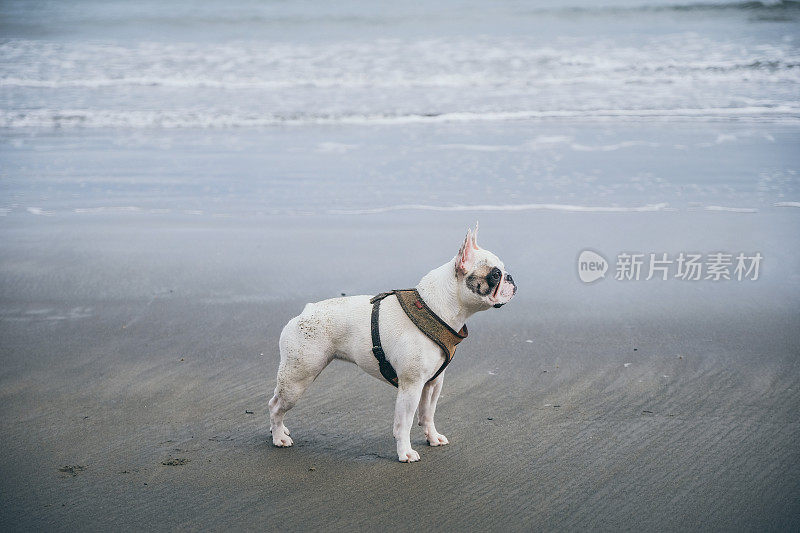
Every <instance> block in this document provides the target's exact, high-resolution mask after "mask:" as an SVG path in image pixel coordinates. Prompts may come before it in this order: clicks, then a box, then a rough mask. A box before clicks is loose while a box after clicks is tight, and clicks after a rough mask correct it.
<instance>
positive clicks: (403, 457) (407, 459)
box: [397, 448, 419, 463]
mask: <svg viewBox="0 0 800 533" xmlns="http://www.w3.org/2000/svg"><path fill="white" fill-rule="evenodd" d="M397 459H398V460H399V461H400V462H401V463H414V462H416V461H419V454H418V453H417V452H416V451H415V450H412V449H410V448H409V449H408V450H407V451H404V452H399V453H398V454H397Z"/></svg>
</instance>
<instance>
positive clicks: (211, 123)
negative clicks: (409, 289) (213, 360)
mask: <svg viewBox="0 0 800 533" xmlns="http://www.w3.org/2000/svg"><path fill="white" fill-rule="evenodd" d="M798 30H800V2H791V1H774V2H766V1H765V2H709V3H703V2H699V3H694V2H691V3H683V2H676V1H666V2H664V1H654V2H649V1H647V0H625V1H614V0H607V1H605V2H594V1H589V0H570V1H566V2H559V1H554V0H553V1H546V0H545V1H533V2H519V1H518V2H515V1H506V2H476V1H445V2H436V3H435V5H426V4H422V3H408V4H406V3H397V2H370V3H356V2H336V3H331V2H321V1H306V2H280V1H272V2H256V1H254V0H253V1H233V2H231V1H229V2H222V1H204V2H188V1H187V2H166V3H165V2H154V1H140V2H122V1H112V2H102V1H99V0H76V1H74V2H53V1H14V0H6V1H4V2H3V3H2V4H0V141H1V142H2V146H0V157H1V158H2V160H0V179H2V188H0V192H2V197H0V209H1V210H2V211H0V213H4V214H9V213H25V214H27V215H30V214H42V213H72V214H85V213H90V212H98V210H109V209H116V210H121V211H122V212H127V213H163V212H165V210H170V211H173V212H186V213H202V214H210V213H214V214H219V215H227V216H236V215H240V214H263V213H319V212H325V213H333V214H335V213H342V214H344V213H348V214H352V213H360V212H369V211H375V210H378V211H380V210H386V209H389V210H391V209H398V208H417V209H455V210H459V209H467V208H469V209H495V208H498V209H499V208H502V209H506V208H508V209H551V208H552V209H556V210H563V209H570V208H572V207H574V208H576V209H586V208H594V209H600V210H602V209H604V208H613V209H616V210H621V211H625V210H634V211H635V210H639V209H646V210H659V209H671V208H677V209H681V208H700V209H706V208H709V209H715V208H729V209H734V210H740V211H744V212H748V210H749V211H753V210H759V209H764V208H773V207H776V205H777V206H778V207H786V206H793V205H794V204H795V203H796V202H797V201H798V200H800V195H798V188H799V187H798V179H797V171H798V167H799V166H800V156H798V153H800V150H798V149H797V148H798V147H800V32H799V31H798Z"/></svg>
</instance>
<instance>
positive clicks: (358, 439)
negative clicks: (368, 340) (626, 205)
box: [0, 210, 800, 531]
mask: <svg viewBox="0 0 800 533" xmlns="http://www.w3.org/2000/svg"><path fill="white" fill-rule="evenodd" d="M797 216H798V215H797V214H796V213H795V212H794V211H793V210H783V211H781V210H773V211H770V212H767V213H758V214H752V215H750V214H748V215H742V214H725V213H686V212H684V213H679V214H676V213H644V214H634V215H598V214H580V213H565V214H559V213H512V214H496V213H483V214H480V215H479V217H480V220H481V228H482V230H481V238H480V240H481V243H482V244H484V245H485V246H486V247H487V248H489V249H492V250H493V251H495V252H497V253H498V254H499V255H500V256H501V257H502V258H503V259H504V260H505V261H506V263H507V265H508V266H509V268H510V269H512V272H513V274H514V277H515V279H516V280H517V282H518V284H519V285H520V292H519V295H518V297H517V298H515V300H514V301H513V302H512V303H511V304H509V305H508V306H505V307H504V308H502V309H499V310H490V311H488V312H486V313H482V314H480V315H478V316H475V317H473V318H472V319H471V320H470V322H469V325H470V337H469V339H468V340H467V341H465V342H464V343H463V344H462V345H461V346H460V347H459V350H458V353H457V356H456V360H455V361H454V363H453V364H452V365H451V366H450V367H449V368H448V371H447V377H446V380H445V387H444V392H443V397H442V399H441V401H440V403H439V409H438V412H437V428H438V429H439V430H440V431H441V432H442V433H444V434H445V435H447V437H448V438H449V439H450V442H451V443H452V444H450V445H449V446H446V447H443V448H429V447H427V446H426V445H425V443H424V436H423V435H422V433H421V430H420V428H417V427H415V429H414V432H413V433H412V443H413V444H414V446H415V448H416V449H417V450H418V451H420V453H421V455H422V460H421V461H420V462H419V463H415V464H411V465H407V464H400V463H398V462H397V461H396V457H395V452H394V442H393V439H392V436H391V416H392V411H393V399H394V389H392V388H391V387H389V386H388V385H386V384H384V383H382V382H380V381H377V380H375V379H373V378H370V377H368V376H366V375H365V374H363V373H361V372H360V371H359V370H358V369H357V368H355V367H353V366H350V365H347V364H344V363H336V362H335V363H334V364H332V365H331V366H330V367H329V368H328V369H327V370H326V371H325V372H323V373H322V375H321V376H320V377H319V379H318V380H317V381H316V382H315V383H314V384H313V385H312V386H311V387H310V389H309V390H308V392H307V393H306V395H305V396H304V397H303V398H302V400H301V401H300V403H299V404H298V406H297V407H296V408H295V409H294V410H293V411H291V412H290V414H289V415H288V417H287V426H288V427H289V428H290V430H291V431H292V437H293V438H294V439H295V443H296V444H295V446H294V447H293V448H290V449H277V448H274V447H272V445H271V442H270V436H269V425H268V414H267V411H266V407H267V401H268V399H269V397H270V393H271V389H272V387H273V386H274V379H275V371H276V369H277V361H278V353H277V339H278V335H279V333H280V329H281V327H282V326H283V324H284V323H285V322H286V321H287V320H288V319H289V318H290V317H292V316H293V315H295V314H297V313H298V312H299V311H300V309H301V308H302V305H303V304H304V303H305V302H306V301H309V300H313V299H317V300H318V299H323V298H326V297H330V296H338V295H339V294H340V293H341V292H346V293H348V294H354V293H374V292H378V291H380V290H385V289H388V288H394V287H400V286H407V285H413V283H414V282H415V280H416V279H418V278H419V277H420V276H421V275H422V274H424V273H425V272H426V271H427V270H428V269H429V268H433V267H435V266H438V265H439V264H440V263H442V262H444V260H446V259H447V256H448V255H451V254H452V253H454V252H455V249H451V248H453V247H454V246H455V247H457V245H458V239H459V238H460V237H461V231H462V229H464V228H466V226H467V224H469V223H470V222H471V221H473V220H474V218H476V216H475V215H474V214H468V213H467V214H464V213H460V214H458V215H453V214H440V213H425V214H416V215H415V216H413V217H409V216H405V215H403V214H402V213H400V214H382V215H375V216H366V217H285V218H280V217H273V218H270V217H265V218H263V219H259V220H255V221H228V220H218V219H210V218H169V217H164V218H158V217H140V216H136V215H131V216H124V215H114V216H100V215H98V216H90V217H83V218H81V217H75V216H73V217H64V218H59V217H35V216H32V215H31V216H27V217H26V215H19V216H10V217H7V218H6V219H5V220H4V221H3V224H2V227H0V236H1V237H2V242H3V248H2V257H1V259H2V260H1V262H0V274H1V275H2V287H3V293H2V300H0V334H1V335H2V346H0V354H1V355H2V361H3V365H2V369H0V406H1V407H0V421H2V427H3V433H2V435H3V437H2V450H3V453H2V454H0V465H2V472H3V476H2V499H3V504H2V510H0V527H2V529H4V530H8V529H16V530H20V529H42V528H43V529H47V530H76V529H81V530H85V529H115V530H137V529H138V530H140V529H154V530H169V529H211V530H222V529H227V528H235V529H266V530H313V529H322V528H324V529H329V530H353V529H357V530H361V529H365V530H378V529H384V530H385V529H388V528H391V529H392V530H420V529H423V528H427V529H431V528H436V529H440V528H447V529H468V530H479V529H480V530H485V529H489V530H499V529H504V530H531V529H535V530H542V529H543V530H580V529H602V530H618V529H633V530H647V529H650V530H658V531H661V530H686V529H693V530H696V529H712V530H756V529H757V530H764V529H769V530H792V529H795V530H796V529H797V528H798V527H800V504H798V502H799V501H800V466H798V462H797V457H798V452H800V445H798V442H800V387H798V378H799V377H800V367H799V366H798V353H800V334H798V331H800V329H799V326H800V312H798V311H799V310H800V308H799V306H798V301H800V300H798V294H799V293H800V290H799V289H798V287H799V286H800V280H799V279H798V276H797V274H796V273H795V272H793V270H794V268H795V267H796V265H797V264H798V262H797V259H798V251H797V247H796V239H795V235H796V228H797V227H798V225H797V222H798V219H797ZM632 217H633V218H632ZM742 217H745V218H742ZM431 228H435V230H432V229H431ZM631 228H635V229H631ZM693 228H694V230H693ZM698 228H699V229H698ZM387 243H389V244H387ZM676 243H678V244H676ZM449 245H452V246H449ZM448 246H449V248H448ZM584 246H592V247H594V248H595V249H599V250H604V251H607V252H613V253H616V252H617V251H619V250H623V249H632V248H633V249H637V248H642V249H643V248H644V247H645V246H647V247H648V248H649V249H653V250H664V251H675V250H676V246H681V247H694V248H695V249H699V250H703V251H712V250H714V249H717V248H720V249H735V250H740V249H741V250H743V251H749V250H754V249H759V250H760V251H761V252H762V253H763V254H764V255H765V257H766V258H767V260H768V261H770V262H769V263H765V265H766V264H769V265H770V267H771V270H765V271H764V277H763V278H762V279H761V280H759V281H758V282H753V283H751V284H749V285H742V284H739V285H736V284H734V283H728V284H713V283H711V282H699V283H697V284H694V285H692V284H679V283H675V282H664V283H657V282H656V283H652V282H651V283H644V282H639V283H638V284H635V283H631V284H627V285H626V284H624V283H621V282H614V281H613V280H604V281H601V282H599V283H598V284H595V285H591V286H585V285H582V284H580V282H578V281H577V276H576V274H575V271H574V259H575V257H576V256H577V253H578V251H579V250H580V249H581V248H582V247H584ZM735 250H734V251H735ZM528 341H532V342H528Z"/></svg>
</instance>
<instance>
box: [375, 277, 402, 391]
mask: <svg viewBox="0 0 800 533" xmlns="http://www.w3.org/2000/svg"><path fill="white" fill-rule="evenodd" d="M390 294H394V291H391V292H382V293H380V294H378V295H377V296H374V297H373V298H372V299H371V300H370V303H372V318H371V320H370V323H371V328H370V329H371V330H372V354H373V355H374V356H375V359H377V360H378V368H379V369H380V371H381V375H382V376H383V377H384V378H386V381H388V382H389V383H391V384H392V385H394V386H395V387H397V372H395V371H394V367H392V364H391V363H390V362H389V361H387V360H386V354H385V353H383V346H381V334H380V332H379V331H378V311H379V310H380V307H381V300H383V299H384V298H386V297H387V296H389V295H390Z"/></svg>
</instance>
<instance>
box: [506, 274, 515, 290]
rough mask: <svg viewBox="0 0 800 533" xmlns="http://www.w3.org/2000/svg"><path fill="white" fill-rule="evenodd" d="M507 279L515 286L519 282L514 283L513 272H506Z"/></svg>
mask: <svg viewBox="0 0 800 533" xmlns="http://www.w3.org/2000/svg"><path fill="white" fill-rule="evenodd" d="M506 281H507V282H509V283H510V284H512V285H513V286H515V287H516V286H517V284H516V283H514V278H512V277H511V274H506Z"/></svg>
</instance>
